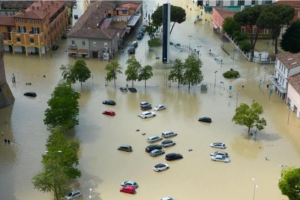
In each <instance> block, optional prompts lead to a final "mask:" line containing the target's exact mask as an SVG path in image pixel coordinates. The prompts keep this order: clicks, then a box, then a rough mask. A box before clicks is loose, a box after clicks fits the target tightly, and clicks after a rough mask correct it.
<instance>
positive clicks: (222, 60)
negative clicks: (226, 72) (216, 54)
mask: <svg viewBox="0 0 300 200" xmlns="http://www.w3.org/2000/svg"><path fill="white" fill-rule="evenodd" d="M220 62H221V67H222V63H223V60H222V59H221V60H220Z"/></svg>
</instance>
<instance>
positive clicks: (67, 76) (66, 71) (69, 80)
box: [59, 65, 76, 85]
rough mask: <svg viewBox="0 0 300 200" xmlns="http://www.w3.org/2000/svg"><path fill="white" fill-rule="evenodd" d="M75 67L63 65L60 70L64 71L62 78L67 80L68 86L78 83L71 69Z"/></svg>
mask: <svg viewBox="0 0 300 200" xmlns="http://www.w3.org/2000/svg"><path fill="white" fill-rule="evenodd" d="M72 67H73V66H71V65H62V66H61V67H60V68H59V69H60V70H61V71H62V74H61V75H62V76H63V79H64V80H66V82H67V83H68V84H70V85H71V84H74V83H76V79H75V77H74V75H73V74H72V73H71V68H72Z"/></svg>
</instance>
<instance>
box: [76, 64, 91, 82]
mask: <svg viewBox="0 0 300 200" xmlns="http://www.w3.org/2000/svg"><path fill="white" fill-rule="evenodd" d="M71 73H72V76H74V78H75V80H77V81H79V82H80V83H81V85H82V82H85V81H86V80H88V79H89V78H90V77H91V71H90V69H89V68H88V67H87V66H86V62H85V61H84V60H77V61H76V62H75V65H74V66H72V68H71Z"/></svg>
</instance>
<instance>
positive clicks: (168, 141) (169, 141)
mask: <svg viewBox="0 0 300 200" xmlns="http://www.w3.org/2000/svg"><path fill="white" fill-rule="evenodd" d="M172 142H173V141H172V140H164V141H162V143H172Z"/></svg>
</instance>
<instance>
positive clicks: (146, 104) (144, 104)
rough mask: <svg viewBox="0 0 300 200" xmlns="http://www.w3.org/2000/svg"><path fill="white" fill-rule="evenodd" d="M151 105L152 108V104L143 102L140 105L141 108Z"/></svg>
mask: <svg viewBox="0 0 300 200" xmlns="http://www.w3.org/2000/svg"><path fill="white" fill-rule="evenodd" d="M149 105H150V106H151V103H149V102H146V101H143V102H141V103H140V106H141V107H145V106H149Z"/></svg>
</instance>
